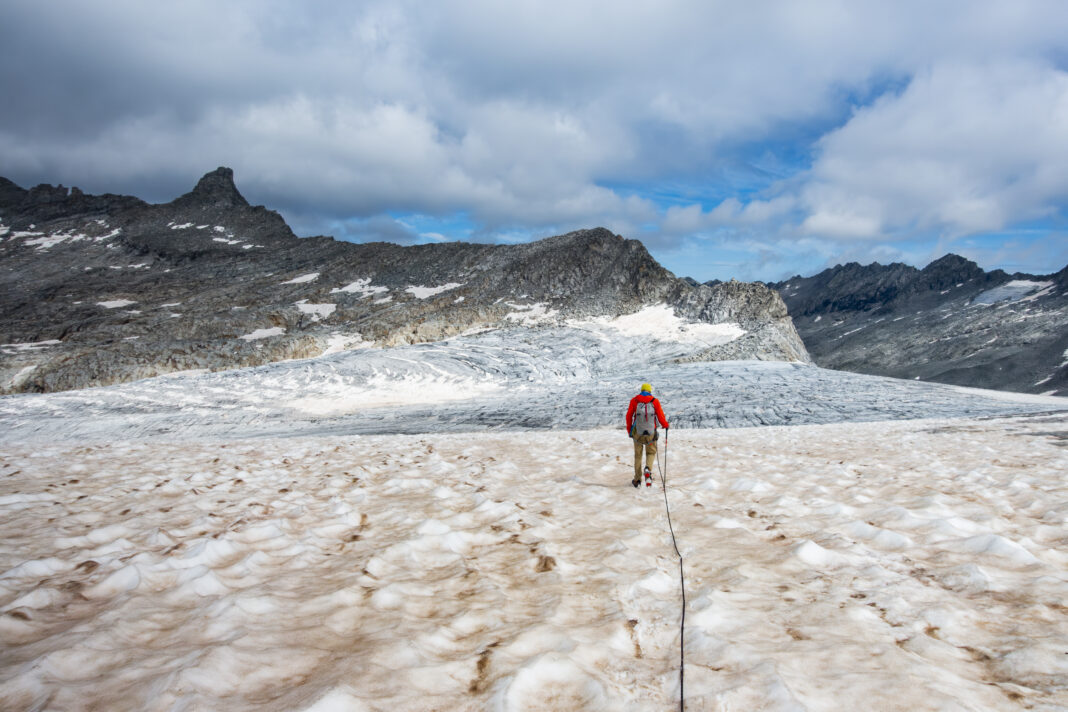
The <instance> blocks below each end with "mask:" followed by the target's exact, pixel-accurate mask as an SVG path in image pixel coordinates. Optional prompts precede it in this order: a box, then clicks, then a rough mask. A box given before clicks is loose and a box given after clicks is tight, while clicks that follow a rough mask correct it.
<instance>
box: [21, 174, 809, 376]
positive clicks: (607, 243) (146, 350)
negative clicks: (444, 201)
mask: <svg viewBox="0 0 1068 712" xmlns="http://www.w3.org/2000/svg"><path fill="white" fill-rule="evenodd" d="M658 304H664V305H668V306H669V307H671V309H672V310H673V312H674V314H675V315H677V316H678V317H680V318H683V319H687V320H690V321H692V322H694V323H705V324H735V325H738V327H739V332H738V333H739V336H738V337H737V338H733V339H731V340H730V341H729V342H727V343H716V344H710V345H708V347H707V348H701V349H696V350H691V351H690V352H688V353H686V354H680V355H679V356H678V358H679V360H684V361H693V360H724V359H753V358H756V359H767V360H790V361H801V362H808V361H809V358H808V355H807V353H806V351H805V348H804V346H803V344H802V342H801V340H800V338H799V337H798V335H797V332H796V331H795V330H794V327H793V325H792V323H791V322H790V319H789V316H788V315H787V312H786V307H785V305H784V304H783V302H782V300H781V299H780V297H779V295H778V293H776V292H775V291H774V290H772V289H769V288H767V287H765V286H764V285H762V284H759V283H741V282H730V283H725V284H719V285H715V286H705V285H692V284H690V283H688V282H687V281H684V280H681V279H677V278H675V277H674V276H673V275H672V274H671V273H670V272H668V271H667V270H665V269H664V268H663V267H662V266H660V265H659V264H658V263H657V262H656V260H654V259H653V258H652V257H651V256H650V255H649V253H648V252H647V251H646V249H645V247H644V246H643V245H642V244H641V243H640V242H638V241H637V240H627V239H624V238H622V237H620V236H618V235H615V234H613V233H611V232H610V231H608V230H606V229H603V228H595V229H590V230H580V231H576V232H572V233H568V234H566V235H559V236H556V237H551V238H547V239H544V240H540V241H537V242H533V243H529V244H523V245H489V244H470V243H458V242H451V243H443V244H431V245H417V246H407V247H404V246H399V245H394V244H388V243H380V242H379V243H366V244H354V243H349V242H342V241H336V240H334V239H333V238H330V237H308V238H298V237H297V236H296V235H294V233H293V232H292V230H290V228H289V226H288V225H287V224H286V223H285V221H284V219H283V218H282V217H281V216H280V215H279V214H278V213H276V212H274V211H272V210H269V209H267V208H265V207H263V206H252V205H250V204H249V203H248V201H246V200H245V198H244V197H243V196H242V195H241V193H240V192H239V191H238V189H237V187H236V185H235V183H234V176H233V171H232V170H231V169H229V168H218V169H217V170H215V171H212V172H210V173H208V174H206V175H205V176H204V177H203V178H201V179H200V181H199V182H198V183H197V184H196V186H195V187H194V188H193V190H192V191H190V192H189V193H186V194H185V195H182V196H180V197H179V198H177V199H175V200H173V201H172V202H169V203H165V204H149V203H146V202H144V201H142V200H140V199H138V198H135V197H130V196H119V195H110V194H107V195H87V194H85V193H83V192H82V191H80V190H78V189H77V188H73V189H67V188H65V187H63V186H50V185H39V186H37V187H35V188H31V189H29V190H27V189H24V188H21V187H20V186H18V185H16V184H15V183H13V182H12V181H10V180H7V179H4V178H0V393H19V392H53V391H62V390H70V389H78V388H85V387H91V386H101V385H109V384H115V383H122V382H126V381H131V380H137V379H141V378H146V377H152V376H158V375H161V374H166V373H171V372H177V371H188V370H207V371H221V370H228V369H232V368H238V367H245V366H258V365H263V364H267V363H272V362H276V361H280V360H288V359H299V358H308V357H316V356H320V355H323V354H328V353H333V352H337V351H341V350H346V349H352V348H359V347H363V346H368V345H374V346H397V345H403V344H413V343H424V342H431V341H439V340H441V339H446V338H449V337H454V336H459V335H462V334H469V333H472V332H477V331H480V330H487V329H501V328H514V327H537V326H538V325H547V324H560V323H564V322H566V321H568V320H574V319H587V318H594V317H614V316H619V315H624V314H632V313H635V312H638V311H640V310H641V309H643V308H645V307H649V306H652V305H658Z"/></svg>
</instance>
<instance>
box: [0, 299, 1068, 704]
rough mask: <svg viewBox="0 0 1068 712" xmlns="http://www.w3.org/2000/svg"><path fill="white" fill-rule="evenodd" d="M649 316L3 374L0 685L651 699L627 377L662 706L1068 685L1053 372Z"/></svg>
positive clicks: (843, 700)
mask: <svg viewBox="0 0 1068 712" xmlns="http://www.w3.org/2000/svg"><path fill="white" fill-rule="evenodd" d="M670 316H671V315H669V314H665V313H662V312H660V311H658V312H656V313H651V314H647V315H645V316H642V317H638V318H634V319H631V320H626V319H625V320H623V321H621V322H620V321H617V320H606V321H604V322H594V321H590V322H585V323H583V324H581V325H579V324H572V325H567V326H559V325H558V326H554V327H540V328H537V329H523V328H515V329H509V330H501V331H495V332H487V333H483V334H478V335H473V336H467V337H462V338H457V339H452V340H449V341H444V342H439V343H434V344H420V345H413V346H406V347H401V348H394V349H360V350H355V351H344V352H341V353H335V354H332V355H329V356H324V357H320V358H316V359H307V360H303V361H288V362H283V363H275V364H270V365H267V366H262V367H257V368H250V369H241V370H236V371H229V372H222V373H181V374H173V375H171V376H169V377H166V378H155V379H146V380H143V381H138V382H134V383H127V384H122V385H120V386H113V387H107V388H94V389H88V390H85V391H73V392H64V393H54V394H45V395H30V394H24V395H16V396H7V397H3V398H0V650H2V651H3V652H2V653H0V699H2V700H3V701H4V706H5V709H6V708H11V709H109V710H112V709H114V710H127V709H129V710H141V709H189V710H199V709H205V710H208V709H226V710H318V711H325V710H334V709H337V710H388V711H389V712H405V711H408V710H412V711H415V710H428V709H442V710H446V709H447V710H485V709H493V710H516V711H518V710H550V711H551V710H569V711H570V710H582V709H590V710H602V709H607V710H635V711H644V710H664V709H672V708H675V707H676V706H677V697H678V694H679V689H678V669H677V665H678V650H679V647H678V646H679V642H680V640H679V621H680V617H681V615H682V608H681V600H680V595H679V594H680V592H679V582H678V565H677V560H676V559H675V556H674V549H673V547H672V545H671V539H670V534H669V531H668V526H667V521H666V517H665V511H664V499H663V492H662V490H661V489H660V487H659V484H658V485H657V486H656V487H653V488H649V489H646V488H642V489H640V490H635V489H633V488H632V487H631V486H630V484H629V480H630V477H631V473H632V469H631V468H632V448H631V445H630V441H629V440H628V439H627V438H626V436H625V434H624V433H623V432H622V420H623V411H624V409H625V406H626V402H627V399H629V397H630V396H632V395H633V394H634V392H635V388H636V387H637V385H638V384H639V383H641V382H642V381H651V382H652V383H653V388H654V393H656V394H657V395H658V396H660V397H661V399H662V400H663V402H664V405H665V409H666V411H667V415H668V417H669V419H670V420H671V422H672V425H673V427H672V429H671V430H670V431H669V435H668V436H665V437H664V438H663V440H662V447H661V452H662V454H663V453H664V452H665V451H666V454H667V456H668V457H669V458H670V460H669V462H668V463H667V465H668V468H669V469H668V480H667V481H668V489H667V493H666V494H667V499H668V501H669V502H670V506H671V512H672V522H673V524H674V528H675V531H676V533H677V535H678V540H679V541H678V543H679V548H680V550H681V551H682V554H683V556H684V557H685V574H686V591H687V606H686V634H685V637H684V639H683V641H682V642H683V645H684V648H685V654H686V661H687V666H686V669H685V672H686V705H687V709H693V710H698V709H700V710H770V711H779V710H782V711H786V710H790V711H795V710H813V711H815V710H841V709H878V710H910V711H911V710H993V709H998V710H1015V709H1020V710H1022V709H1034V710H1046V711H1051V710H1058V709H1065V707H1066V706H1068V654H1066V653H1068V609H1066V608H1065V604H1064V601H1066V600H1068V553H1066V552H1065V534H1064V532H1065V528H1066V525H1068V482H1066V480H1065V478H1064V473H1065V472H1066V471H1068V448H1066V447H1065V443H1066V442H1068V415H1066V414H1068V400H1066V399H1063V398H1042V397H1038V396H1016V395H1014V394H999V393H992V392H989V391H979V390H976V389H968V390H962V389H956V388H953V387H949V386H942V385H939V384H930V383H913V382H909V381H900V380H895V379H886V378H875V377H869V376H861V375H858V374H849V373H841V372H834V371H828V370H825V369H820V368H817V367H815V366H810V365H805V364H790V363H771V362H743V361H739V362H723V363H679V362H678V361H679V359H682V358H684V357H685V356H687V355H688V354H692V353H694V352H695V350H699V349H702V348H705V346H704V344H705V343H706V342H704V341H700V340H696V341H692V342H687V341H685V340H681V341H680V340H679V337H682V336H684V335H686V334H691V332H690V330H691V328H692V325H688V324H675V323H674V322H672V321H671V320H670ZM281 333H284V330H283V329H282V328H280V327H275V328H273V329H261V330H258V331H256V332H253V333H252V334H248V335H246V337H243V338H249V339H250V340H252V339H253V338H265V337H267V336H271V335H279V334H281ZM733 333H734V332H733V331H729V330H725V331H722V332H714V333H709V334H703V333H702V334H701V336H700V338H701V339H706V338H718V339H723V338H731V337H732V334H733ZM665 334H667V335H668V336H670V338H669V337H668V336H665ZM691 335H692V334H691ZM337 336H339V337H341V336H342V335H341V334H338V335H337ZM624 344H626V345H628V346H630V347H634V348H631V349H625V348H623V345H624ZM634 353H639V354H641V357H640V358H635V356H634ZM958 416H967V417H958ZM917 417H924V418H927V419H924V420H915V419H914V418H917ZM769 423H770V424H773V425H767V424H769ZM746 424H765V425H764V426H763V427H732V426H737V425H746ZM787 426H789V427H787ZM404 433H408V434H404Z"/></svg>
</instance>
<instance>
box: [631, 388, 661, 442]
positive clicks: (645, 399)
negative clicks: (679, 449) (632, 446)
mask: <svg viewBox="0 0 1068 712" xmlns="http://www.w3.org/2000/svg"><path fill="white" fill-rule="evenodd" d="M639 403H652V404H653V408H655V409H656V419H657V420H659V421H660V424H661V425H662V426H664V427H665V428H668V427H670V426H669V425H668V421H667V417H666V416H665V415H664V411H663V410H662V409H661V408H660V401H658V400H657V399H656V398H653V397H652V396H643V395H637V396H634V397H633V398H631V399H630V406H629V407H628V408H627V433H630V426H631V425H632V424H633V423H634V411H636V410H637V409H638V404H639Z"/></svg>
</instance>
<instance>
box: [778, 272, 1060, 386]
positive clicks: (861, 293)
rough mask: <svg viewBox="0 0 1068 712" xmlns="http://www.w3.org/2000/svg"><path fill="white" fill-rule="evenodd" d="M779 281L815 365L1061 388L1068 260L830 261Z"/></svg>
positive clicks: (977, 382) (942, 379)
mask: <svg viewBox="0 0 1068 712" xmlns="http://www.w3.org/2000/svg"><path fill="white" fill-rule="evenodd" d="M768 286H770V287H772V288H773V289H776V290H778V292H779V293H780V294H781V295H782V298H783V301H785V302H786V305H787V307H788V309H789V311H790V315H791V317H792V318H793V320H794V324H795V325H796V327H797V330H798V333H800V334H801V338H802V339H803V340H804V342H805V346H806V348H807V349H808V350H809V353H810V354H811V355H812V357H813V359H814V360H815V361H816V363H817V364H819V365H820V366H824V367H827V368H835V369H841V370H846V371H854V372H857V373H869V374H875V375H884V376H895V377H898V378H912V379H920V380H925V381H938V382H940V383H951V384H957V385H963V386H975V387H980V388H992V389H997V390H1008V391H1019V392H1024V393H1052V394H1055V395H1062V396H1064V395H1068V267H1066V268H1065V269H1062V270H1061V271H1060V272H1057V273H1055V274H1049V275H1030V274H1020V273H1017V274H1012V275H1010V274H1007V273H1005V272H1003V271H1002V270H994V271H992V272H986V271H984V270H983V269H981V268H980V267H979V266H978V265H976V264H975V263H974V262H972V261H970V260H967V259H965V258H963V257H960V256H959V255H953V254H949V255H946V256H944V257H942V258H940V259H938V260H936V261H934V262H932V263H931V264H929V265H927V266H926V267H924V268H923V269H922V270H921V269H916V268H915V267H910V266H908V265H904V264H900V263H894V264H890V265H881V264H878V263H873V264H870V265H859V264H857V263H855V262H851V263H849V264H845V265H836V266H835V267H833V268H830V269H826V270H824V271H823V272H820V273H819V274H817V275H815V276H812V277H800V276H795V277H791V278H790V279H788V280H786V281H784V282H778V283H773V284H770V285H768Z"/></svg>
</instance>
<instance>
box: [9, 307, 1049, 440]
mask: <svg viewBox="0 0 1068 712" xmlns="http://www.w3.org/2000/svg"><path fill="white" fill-rule="evenodd" d="M624 325H626V323H624ZM630 326H631V327H633V330H632V331H630V332H629V333H622V331H621V329H620V324H619V323H615V322H608V323H599V322H585V323H582V324H573V325H571V326H553V327H541V328H515V329H509V330H500V331H492V332H485V333H480V334H475V335H470V336H465V337H461V338H456V339H452V340H449V341H442V342H437V343H432V344H419V345H414V346H406V347H401V348H393V349H376V348H363V349H359V350H356V351H344V352H341V353H333V354H331V355H328V356H324V357H320V358H316V359H308V360H303V361H287V362H283V363H275V364H270V365H268V366H262V367H258V368H250V369H241V370H235V371H226V372H219V373H207V374H196V375H194V374H187V375H182V376H177V377H174V378H165V379H149V380H145V381H138V382H135V383H127V384H122V385H119V386H112V387H107V388H95V389H91V390H85V391H72V392H65V393H53V394H44V395H36V394H25V395H15V396H7V397H3V398H0V443H2V442H28V441H30V440H36V441H45V442H47V441H50V440H52V439H54V438H57V437H58V438H68V437H80V438H83V439H89V440H92V439H105V440H110V439H114V438H142V437H152V436H154V435H157V434H160V433H169V434H170V435H171V436H172V437H181V438H193V439H195V438H201V437H209V438H233V437H250V436H282V435H285V436H289V435H296V434H305V435H314V434H327V433H339V434H352V433H363V434H371V433H383V434H384V433H396V432H405V433H419V432H456V433H461V432H471V431H484V430H531V429H534V430H542V429H560V428H571V429H587V428H597V427H622V424H623V412H622V411H623V410H624V409H625V404H626V403H627V401H628V400H629V399H630V397H631V396H633V395H634V393H636V392H637V388H638V386H639V385H640V384H641V383H643V382H652V384H653V387H654V392H655V393H656V394H657V395H658V396H659V397H660V398H661V400H662V402H663V403H664V406H665V408H666V410H667V415H668V418H669V420H670V421H671V422H672V425H673V426H675V427H682V428H706V427H738V426H746V425H787V424H802V423H831V422H841V421H871V420H887V419H897V418H919V417H954V416H993V415H1004V414H1011V413H1025V412H1035V411H1041V410H1057V409H1064V408H1065V407H1066V405H1068V403H1066V400H1065V399H1063V398H1054V397H1048V396H1035V395H1023V394H1012V393H1002V392H996V391H983V390H977V389H960V388H956V387H953V386H946V385H940V384H934V383H920V382H909V381H901V380H896V379H889V378H877V377H872V376H863V375H858V374H851V373H844V372H837V371H829V370H825V369H821V368H817V367H815V366H809V365H804V364H797V363H781V362H758V361H736V362H717V363H701V362H698V363H678V361H679V360H685V359H686V358H687V357H688V356H690V355H692V354H693V353H695V351H699V350H700V349H702V348H705V347H706V344H708V343H710V342H712V341H714V340H716V339H719V340H723V339H730V338H733V333H735V332H734V329H733V327H730V326H729V325H727V326H723V327H722V331H720V332H716V331H714V330H713V331H708V332H705V331H702V330H699V329H695V330H694V331H693V332H689V328H690V327H689V326H687V325H682V326H681V327H679V328H676V327H675V326H673V325H671V324H667V325H666V326H663V325H658V324H657V321H656V320H655V319H645V320H636V321H635V322H633V324H631V325H630ZM683 328H685V329H687V331H686V332H683V330H682V329H683ZM642 330H644V332H645V333H642ZM281 333H282V328H281V327H272V328H263V329H258V330H256V331H253V332H252V333H250V334H245V335H244V336H242V337H241V338H244V339H246V340H249V341H252V340H256V339H261V338H268V337H271V336H277V335H280V334H281ZM683 333H691V335H694V338H691V339H686V338H677V336H678V335H681V334H683ZM336 343H337V342H335V344H336ZM368 409H373V410H374V413H373V414H368V413H366V411H367V410H368Z"/></svg>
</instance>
